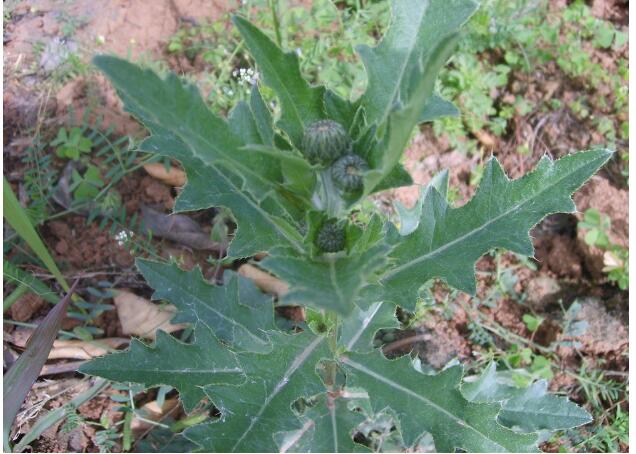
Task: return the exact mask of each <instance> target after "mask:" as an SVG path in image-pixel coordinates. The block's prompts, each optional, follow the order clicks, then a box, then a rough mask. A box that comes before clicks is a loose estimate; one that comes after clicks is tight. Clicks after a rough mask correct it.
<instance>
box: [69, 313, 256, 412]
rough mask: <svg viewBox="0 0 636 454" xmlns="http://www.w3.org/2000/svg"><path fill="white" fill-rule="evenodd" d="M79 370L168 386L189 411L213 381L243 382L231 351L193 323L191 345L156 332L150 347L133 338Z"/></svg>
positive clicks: (110, 378)
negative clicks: (117, 349) (118, 349)
mask: <svg viewBox="0 0 636 454" xmlns="http://www.w3.org/2000/svg"><path fill="white" fill-rule="evenodd" d="M79 371H80V372H82V373H84V374H88V375H97V376H100V377H103V378H107V379H109V380H114V381H119V382H134V383H142V384H144V385H146V386H149V387H150V386H158V385H170V386H172V387H174V388H176V389H177V390H179V396H180V398H181V401H182V402H183V407H184V408H185V410H186V411H192V410H193V409H194V407H195V406H196V405H197V404H198V403H199V401H201V399H203V398H204V397H205V393H204V392H203V386H205V385H209V384H212V383H232V384H234V385H239V384H241V383H243V382H244V381H245V374H244V372H243V370H242V369H241V367H240V365H239V363H238V361H237V359H236V357H235V356H234V354H233V353H232V352H231V351H230V350H228V349H227V347H225V346H224V345H222V344H221V343H219V341H218V340H217V339H216V337H214V335H213V334H212V331H210V329H209V328H208V327H207V326H205V325H204V324H198V325H196V327H195V330H194V340H193V341H192V343H190V344H186V343H183V342H181V341H179V340H177V339H175V338H174V337H172V336H171V335H169V334H167V333H166V332H164V331H157V339H156V341H155V342H154V345H153V346H152V347H150V346H148V345H145V344H144V343H142V342H141V341H139V340H136V339H132V341H131V343H130V348H129V349H128V350H126V351H123V352H118V353H112V354H110V355H107V356H103V357H101V358H96V359H94V360H92V361H90V362H89V363H86V364H84V365H82V366H81V367H80V369H79Z"/></svg>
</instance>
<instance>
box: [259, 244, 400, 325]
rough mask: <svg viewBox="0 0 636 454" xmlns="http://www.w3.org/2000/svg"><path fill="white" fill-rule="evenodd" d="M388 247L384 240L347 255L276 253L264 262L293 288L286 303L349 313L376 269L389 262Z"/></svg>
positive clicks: (262, 264)
mask: <svg viewBox="0 0 636 454" xmlns="http://www.w3.org/2000/svg"><path fill="white" fill-rule="evenodd" d="M387 253H388V248H387V246H386V245H385V244H383V243H378V244H376V245H374V246H373V247H371V248H369V249H367V250H366V251H363V252H361V253H359V254H352V255H348V256H344V257H340V256H335V255H333V256H332V255H328V254H325V255H324V256H322V257H317V258H313V259H312V258H310V257H308V256H292V255H282V254H281V255H278V254H276V253H273V254H272V255H270V256H269V257H267V258H266V259H265V260H264V261H263V262H261V266H262V267H263V268H265V269H267V270H269V271H271V272H272V273H274V274H275V275H276V276H278V277H279V278H280V279H282V280H284V281H285V282H287V283H288V284H289V286H290V291H289V293H287V294H286V295H285V296H283V298H282V299H281V302H282V303H287V304H301V305H306V306H311V307H313V308H316V309H327V310H330V311H334V312H337V313H339V314H342V315H348V314H350V313H351V311H352V310H353V309H354V307H355V304H356V300H357V298H358V295H359V294H360V291H361V290H362V288H363V287H364V286H365V285H367V284H368V283H369V280H370V278H371V277H372V276H373V274H374V272H375V271H377V270H378V269H379V268H381V267H382V266H383V265H384V264H385V263H386V260H385V258H386V254H387Z"/></svg>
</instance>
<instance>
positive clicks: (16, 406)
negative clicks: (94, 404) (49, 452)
mask: <svg viewBox="0 0 636 454" xmlns="http://www.w3.org/2000/svg"><path fill="white" fill-rule="evenodd" d="M5 182H6V180H5ZM77 282H78V281H75V283H74V284H73V286H72V287H71V289H70V290H69V292H68V293H67V294H66V296H65V297H64V298H63V299H62V300H61V301H60V303H59V304H56V305H55V306H54V307H53V309H51V311H50V312H49V313H48V314H47V316H46V317H45V318H44V320H43V321H42V323H40V325H39V326H38V327H37V329H36V330H35V332H34V333H33V334H32V335H31V337H30V338H29V342H28V343H27V345H26V348H25V350H24V353H22V355H20V357H19V358H18V360H17V361H16V362H15V364H13V366H12V367H11V369H9V371H8V372H7V373H6V374H5V375H4V380H3V392H2V396H3V400H4V402H3V404H2V411H3V413H4V414H3V430H4V448H5V450H6V451H9V437H10V432H11V425H12V424H13V420H14V419H15V417H16V415H17V414H18V411H19V410H20V406H22V402H24V399H25V397H26V395H27V393H28V392H29V389H31V386H33V383H34V382H35V380H36V379H37V378H38V375H39V374H40V371H41V370H42V366H44V363H45V362H46V359H47V358H48V356H49V351H50V350H51V347H52V346H53V341H54V340H55V338H56V337H57V333H58V331H59V330H60V327H61V326H62V320H63V319H64V316H65V315H66V308H67V306H68V303H69V301H70V300H71V295H72V294H73V291H74V290H75V287H76V286H77Z"/></svg>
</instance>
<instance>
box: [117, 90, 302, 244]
mask: <svg viewBox="0 0 636 454" xmlns="http://www.w3.org/2000/svg"><path fill="white" fill-rule="evenodd" d="M113 83H114V82H113ZM119 89H120V90H121V91H122V92H125V93H126V97H127V98H129V99H130V100H131V101H132V102H133V103H134V105H135V106H136V107H138V108H139V109H140V110H141V111H143V112H144V113H145V114H146V115H147V116H148V117H150V118H151V119H152V120H153V121H152V123H153V124H155V125H158V126H160V127H161V128H162V129H164V130H165V131H167V132H168V133H169V134H173V135H175V137H177V138H178V139H179V140H180V141H181V142H182V143H183V144H184V145H186V146H187V148H188V150H189V151H190V154H191V155H192V157H193V158H195V159H198V160H199V161H201V162H202V163H203V164H204V165H205V166H209V167H212V168H214V169H215V170H216V172H217V174H218V175H219V176H220V177H221V178H222V179H223V180H224V181H225V182H226V183H227V184H228V186H229V187H232V188H234V189H235V192H236V193H239V194H241V196H242V197H243V199H245V200H246V201H247V202H248V203H249V204H250V205H252V207H253V208H254V209H255V210H257V211H258V212H259V213H260V214H261V215H262V216H263V218H264V219H265V220H266V221H267V222H268V223H269V224H270V225H272V226H273V227H274V229H275V230H276V231H278V232H279V233H280V234H281V235H282V237H283V238H285V239H286V240H287V241H288V242H289V243H290V244H291V245H292V246H293V247H294V248H295V249H296V250H298V251H299V252H302V251H303V249H302V247H301V246H300V245H299V244H298V243H297V242H296V241H295V240H294V239H293V238H290V237H289V236H288V235H287V234H286V232H285V231H284V230H282V229H280V228H279V227H278V226H277V225H276V223H275V222H273V221H272V220H271V219H270V217H269V216H268V214H267V213H266V212H265V211H263V210H262V209H261V208H260V205H256V204H254V203H253V202H252V200H251V199H250V198H249V197H247V196H246V195H245V192H246V191H244V190H243V189H242V188H240V187H237V186H236V185H235V184H234V183H233V182H232V181H231V180H230V179H229V178H227V176H226V175H225V174H224V173H223V171H222V170H221V169H218V168H216V166H214V165H212V164H210V163H207V162H206V161H204V160H203V159H202V158H201V157H200V156H199V153H197V152H196V148H195V147H194V146H193V144H192V143H190V141H188V140H187V139H185V140H184V137H183V135H182V134H179V133H176V132H175V131H174V130H169V129H167V128H165V127H164V126H161V125H162V124H163V123H162V122H160V121H158V118H157V116H156V115H155V114H154V113H153V112H152V111H151V110H149V109H146V108H143V107H142V106H143V105H144V104H143V100H142V103H140V102H139V99H138V98H137V97H135V96H134V95H133V94H131V93H130V91H127V90H125V87H124V88H122V87H121V86H119ZM133 115H134V113H133ZM170 116H171V118H173V121H174V122H175V124H179V123H182V119H179V118H174V117H173V116H172V114H171V115H170ZM221 121H223V120H222V119H221ZM188 131H191V129H190V128H188ZM192 135H196V136H197V137H201V138H202V139H203V142H204V143H205V144H207V145H208V146H210V148H212V149H214V150H216V154H217V155H220V156H223V155H224V154H223V153H222V152H221V151H220V149H219V148H218V147H216V146H215V144H214V143H211V142H210V141H209V140H208V139H207V137H205V136H202V135H201V134H198V133H193V134H192ZM224 159H225V160H226V161H228V162H229V163H230V165H235V166H237V167H239V168H240V169H241V170H242V171H245V173H246V174H248V175H252V176H255V177H256V178H255V179H258V180H260V181H261V182H262V183H265V184H266V185H269V186H270V187H272V190H274V189H275V188H274V187H273V184H272V182H271V181H268V180H267V179H265V178H264V177H262V176H261V175H259V174H257V173H254V172H253V171H252V170H251V169H249V168H245V166H244V165H243V164H242V163H241V162H240V161H236V160H231V159H228V158H227V157H225V158H224ZM276 203H277V204H278V205H279V206H280V207H281V208H283V209H285V207H283V206H282V205H281V204H280V202H279V201H276Z"/></svg>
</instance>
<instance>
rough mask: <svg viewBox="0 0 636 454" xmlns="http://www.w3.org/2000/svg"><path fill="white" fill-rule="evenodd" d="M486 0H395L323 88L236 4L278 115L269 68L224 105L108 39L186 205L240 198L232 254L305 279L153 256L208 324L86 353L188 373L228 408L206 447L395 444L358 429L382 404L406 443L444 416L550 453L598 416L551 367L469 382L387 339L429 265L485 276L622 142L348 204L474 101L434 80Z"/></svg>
mask: <svg viewBox="0 0 636 454" xmlns="http://www.w3.org/2000/svg"><path fill="white" fill-rule="evenodd" d="M475 9H476V4H475V3H473V1H472V0H428V1H423V0H392V12H393V16H392V21H391V25H390V27H389V28H388V30H387V32H386V34H385V36H384V37H383V39H382V40H381V42H380V43H379V44H378V45H377V47H374V48H371V47H366V46H359V47H358V48H357V51H358V54H359V55H360V57H361V58H362V60H363V63H364V66H365V69H366V74H367V78H368V85H367V89H366V92H365V93H364V94H363V95H362V96H361V97H359V98H358V99H355V100H347V99H343V98H341V97H339V96H338V95H336V94H335V93H334V92H332V91H330V90H328V89H326V88H325V87H320V86H310V85H309V84H308V83H307V82H306V81H305V80H304V79H303V77H302V76H301V73H300V69H299V63H298V59H297V56H296V55H295V54H294V53H284V52H283V51H281V49H280V48H279V47H278V46H277V45H276V44H274V42H273V41H272V40H270V39H269V38H268V37H267V35H266V34H264V33H263V32H262V31H260V30H259V29H258V28H256V27H255V26H254V25H252V24H250V23H249V22H248V21H247V20H245V19H243V18H241V17H235V18H234V24H235V25H236V27H238V29H239V30H240V32H241V34H242V37H243V39H244V42H245V45H246V46H247V48H248V49H249V51H250V53H251V55H252V57H253V58H254V60H255V61H256V63H257V65H258V70H259V72H260V74H261V75H262V81H263V83H264V84H266V85H268V86H269V87H270V88H271V89H272V90H273V91H274V92H275V94H276V96H277V102H278V105H279V106H280V115H279V118H275V119H274V118H273V116H272V113H271V110H270V108H269V106H268V105H267V104H266V103H265V102H264V101H263V98H262V97H261V94H260V92H259V87H258V86H256V85H255V86H254V87H253V88H252V92H251V97H250V99H249V101H248V102H240V103H238V104H237V105H236V106H235V107H234V108H233V109H232V111H231V112H230V113H229V115H228V117H227V119H226V118H222V117H221V116H217V115H215V114H213V113H212V112H210V111H209V110H208V108H207V107H206V105H205V103H204V102H203V100H202V99H201V97H200V95H199V93H198V91H197V89H196V88H194V87H192V86H190V85H186V84H184V83H183V82H182V81H180V80H179V79H178V78H177V77H176V76H174V75H169V76H167V77H166V78H165V79H162V78H160V77H158V76H157V75H156V74H154V73H152V72H150V71H147V70H142V69H140V68H138V67H136V66H134V65H132V64H130V63H128V62H126V61H123V60H120V59H117V58H114V57H106V56H100V57H97V58H96V59H95V64H96V65H97V66H98V67H99V68H100V69H101V70H102V71H103V72H104V73H105V74H106V76H107V77H108V78H109V79H110V81H111V83H112V84H113V85H114V86H115V87H116V88H117V90H118V92H119V94H120V96H121V98H122V99H123V101H124V105H125V108H126V109H127V111H128V112H130V113H131V114H132V115H133V116H135V117H136V118H137V119H139V120H140V121H141V122H142V123H143V124H144V125H145V126H146V127H147V128H148V129H149V131H150V133H151V134H150V136H149V137H148V138H147V139H146V140H145V141H144V142H143V143H142V144H141V149H142V150H143V151H146V152H150V153H156V154H159V155H162V156H165V157H168V158H172V159H176V160H178V161H179V162H180V163H181V164H182V166H183V168H184V169H185V171H186V173H187V176H188V183H187V185H186V186H185V187H184V189H183V191H182V192H181V194H180V196H179V197H178V199H177V201H176V205H175V211H176V212H183V211H193V210H200V209H205V208H209V207H212V206H217V207H226V208H228V209H230V210H231V211H232V214H233V216H234V219H235V221H236V224H237V228H236V230H235V232H234V234H233V238H232V242H231V244H230V247H229V250H228V254H229V256H230V257H235V258H246V257H252V256H254V255H255V254H256V253H263V252H265V253H266V254H267V256H266V258H265V259H264V260H262V261H260V262H258V263H257V265H258V266H259V267H261V268H262V269H264V270H266V271H268V272H269V273H271V274H273V275H275V276H277V277H278V278H280V279H282V280H284V281H285V282H287V283H288V284H289V289H290V290H289V292H288V293H286V294H285V295H283V296H281V297H280V298H279V299H278V300H277V301H274V300H273V298H272V297H271V296H268V295H266V294H263V293H261V292H260V291H259V290H258V289H257V288H256V287H255V285H254V284H253V282H252V281H250V280H248V279H246V278H244V277H242V276H239V275H238V274H236V273H234V272H232V271H229V270H228V271H226V272H225V275H224V283H223V285H214V284H212V283H210V282H207V281H206V280H205V279H204V278H203V275H202V272H201V270H200V269H199V268H195V269H193V270H192V271H184V270H182V269H180V268H179V267H178V266H177V265H176V264H174V263H159V262H154V261H149V260H142V259H139V260H137V266H138V268H139V270H140V271H141V273H142V274H143V276H144V278H145V279H146V281H147V282H148V284H149V285H150V286H151V287H153V288H154V289H155V293H154V296H153V298H154V299H157V300H166V301H169V302H170V303H172V304H173V305H175V306H176V307H177V310H178V312H177V315H176V316H175V319H174V322H177V323H190V324H192V326H193V333H194V334H193V337H192V339H190V340H189V342H188V343H184V342H181V341H179V340H177V339H176V338H174V337H172V336H170V335H168V334H166V333H164V332H161V331H159V332H158V334H157V338H156V341H155V342H154V344H153V345H146V344H144V343H142V342H140V341H137V340H133V341H132V343H131V346H130V349H129V350H127V351H124V352H120V353H115V354H111V355H108V356H106V357H102V358H99V359H96V360H94V361H92V362H90V363H88V364H87V365H85V366H83V367H82V369H81V371H82V372H84V373H86V374H91V375H99V376H102V377H105V378H108V379H111V380H117V381H126V382H137V383H143V384H144V385H146V386H157V385H170V386H173V387H174V388H176V389H177V390H178V391H179V393H180V398H181V401H182V403H183V406H184V408H185V410H186V412H192V411H193V410H195V408H200V407H201V406H202V405H207V407H208V408H212V407H214V408H216V409H217V410H218V412H219V413H220V417H218V418H217V419H215V420H213V421H209V422H206V423H202V424H199V425H196V426H193V427H191V428H189V429H187V430H186V431H185V436H186V437H187V438H188V439H190V440H192V441H193V442H195V443H197V444H198V445H199V446H200V449H201V450H202V451H222V452H235V451H243V452H245V451H247V452H249V451H258V452H262V451H265V452H269V451H281V452H286V451H303V452H309V451H316V452H351V451H359V450H365V449H375V450H380V449H382V446H381V445H378V444H377V443H376V444H374V443H375V442H373V440H370V439H369V438H366V446H363V445H361V444H358V443H357V442H355V441H354V435H355V434H362V435H364V433H363V432H364V431H363V429H362V427H368V425H369V424H371V423H372V422H373V421H376V420H377V418H378V417H379V416H380V415H382V416H383V417H384V418H389V420H390V421H391V425H392V426H394V427H395V431H394V434H396V436H397V437H398V438H399V440H400V443H401V445H402V446H403V447H404V448H405V449H406V448H413V447H414V446H416V445H417V443H418V441H419V440H420V439H421V438H422V437H423V436H424V435H427V434H428V435H430V436H431V437H432V439H433V440H434V443H435V448H436V449H437V451H456V450H458V449H460V450H465V451H490V452H494V451H497V452H509V451H512V452H519V451H535V450H537V449H538V447H537V446H538V442H539V439H540V438H541V437H540V436H539V434H540V433H545V432H546V431H547V432H549V431H554V430H559V429H565V428H571V427H575V426H578V425H581V424H585V423H588V422H589V421H590V420H591V418H590V416H589V415H588V413H587V412H586V411H585V410H583V409H582V408H581V407H579V406H577V405H576V404H574V403H572V402H569V401H567V399H565V398H563V397H557V396H554V395H550V394H548V393H547V392H546V383H545V382H543V381H540V382H537V383H534V384H533V385H532V386H530V387H529V388H526V389H518V388H514V387H511V386H508V385H506V384H505V383H503V382H502V381H501V377H500V375H499V374H497V371H496V367H495V365H494V364H493V365H491V366H490V367H489V368H487V369H486V372H484V374H483V375H481V376H480V377H478V378H477V379H476V380H472V381H466V380H465V377H464V370H463V367H462V366H461V365H453V366H450V367H447V368H445V369H444V370H442V371H441V372H439V373H437V374H435V375H428V374H425V373H423V372H421V371H419V370H418V369H417V368H416V367H414V363H413V362H412V361H411V359H410V357H408V356H406V357H402V358H400V359H398V360H389V359H387V358H386V357H384V356H383V354H382V352H381V350H379V349H374V347H373V339H374V336H375V334H376V332H377V331H378V330H380V329H383V328H384V329H386V328H394V327H397V326H398V322H397V319H396V317H395V311H396V307H397V306H400V307H402V308H403V309H405V310H407V311H413V310H414V309H415V304H416V301H417V299H418V290H419V289H420V288H421V287H422V286H423V285H424V284H425V283H427V282H428V281H429V280H431V279H440V280H443V281H445V282H446V283H447V284H448V285H450V286H452V287H455V288H457V289H459V290H461V291H464V292H468V293H475V288H476V284H475V270H474V267H475V262H476V261H477V259H479V257H481V256H482V255H483V254H485V253H487V252H488V251H490V250H492V249H493V248H506V249H509V250H511V251H513V252H516V253H519V254H524V255H527V256H532V255H533V245H532V241H531V238H530V236H529V230H530V229H531V228H532V227H533V226H534V225H535V224H537V223H538V222H539V221H540V220H541V219H542V218H543V217H544V216H546V215H548V214H550V213H555V212H573V211H575V206H574V203H573V201H572V198H571V194H572V193H573V192H574V191H575V190H576V189H577V188H579V187H580V186H581V185H582V184H583V183H584V182H585V181H586V180H587V179H588V178H589V177H590V176H592V175H593V174H594V173H595V172H596V171H597V170H598V169H599V168H600V167H601V166H602V165H603V164H604V163H605V162H606V161H607V160H608V159H609V157H610V156H611V153H610V152H608V151H605V150H595V151H587V152H580V153H576V154H571V155H568V156H566V157H564V158H562V159H559V160H557V161H553V160H552V159H550V158H549V157H547V156H545V157H543V158H542V159H541V160H540V161H539V163H538V165H537V166H536V168H535V169H534V170H533V171H532V172H531V173H529V174H527V175H525V176H524V177H522V178H519V179H517V180H510V179H508V177H507V176H506V174H505V173H504V171H503V169H502V167H501V165H500V164H499V162H498V161H497V160H496V159H495V158H491V159H490V160H489V161H488V163H487V164H486V166H485V169H484V172H483V178H482V180H481V184H480V186H479V189H478V191H477V192H476V194H475V196H474V198H473V199H472V200H470V201H469V202H468V203H467V204H465V205H463V206H461V207H453V206H451V205H449V203H448V202H447V190H448V173H447V172H443V173H441V174H439V175H437V176H436V177H435V178H434V179H433V181H432V182H431V184H429V185H428V186H427V187H426V188H424V189H423V190H422V193H421V198H420V200H419V201H418V202H417V204H416V206H415V207H414V208H413V209H411V210H407V211H404V210H402V211H401V213H402V216H403V218H402V219H401V220H400V222H399V223H397V224H395V223H392V222H391V221H389V220H386V219H385V218H384V217H383V216H382V215H381V214H380V213H376V214H374V215H372V216H371V217H370V218H369V219H368V221H365V222H364V223H362V222H361V221H360V220H359V219H355V217H354V216H352V215H351V213H352V211H353V210H355V209H356V207H358V206H359V204H360V202H361V201H363V200H364V199H365V198H367V197H368V196H370V195H371V194H374V193H376V192H378V191H381V190H385V189H390V188H395V187H399V186H404V185H409V184H411V183H412V181H411V178H410V177H409V174H408V173H407V172H406V171H405V169H404V168H403V167H402V165H401V164H400V158H401V156H402V152H403V150H404V148H405V147H406V145H407V144H408V143H409V140H410V137H411V135H412V133H413V130H414V128H415V127H416V126H417V125H418V124H421V123H423V122H427V121H432V120H433V119H435V118H438V117H440V116H443V115H456V114H457V113H458V112H457V109H456V108H455V107H454V106H453V105H452V104H451V103H449V102H448V101H446V100H444V99H442V98H441V97H439V96H438V95H437V94H436V93H435V91H434V88H435V80H436V77H437V74H438V71H439V70H440V68H441V67H442V66H443V65H444V64H445V63H446V62H447V61H448V59H449V58H450V56H451V53H452V51H453V49H454V47H455V45H456V43H457V41H458V39H459V32H460V28H461V26H462V25H463V24H464V23H465V22H466V21H467V19H468V18H469V17H470V15H471V14H472V13H473V12H474V11H475ZM275 304H278V305H297V306H303V307H306V308H307V314H308V315H307V316H308V323H307V325H306V328H305V329H304V330H303V331H302V332H300V333H291V332H284V331H282V330H281V329H279V328H277V325H276V324H275V321H274V305H275ZM473 378H474V377H473ZM356 440H358V441H364V440H365V437H364V436H357V437H356Z"/></svg>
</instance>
